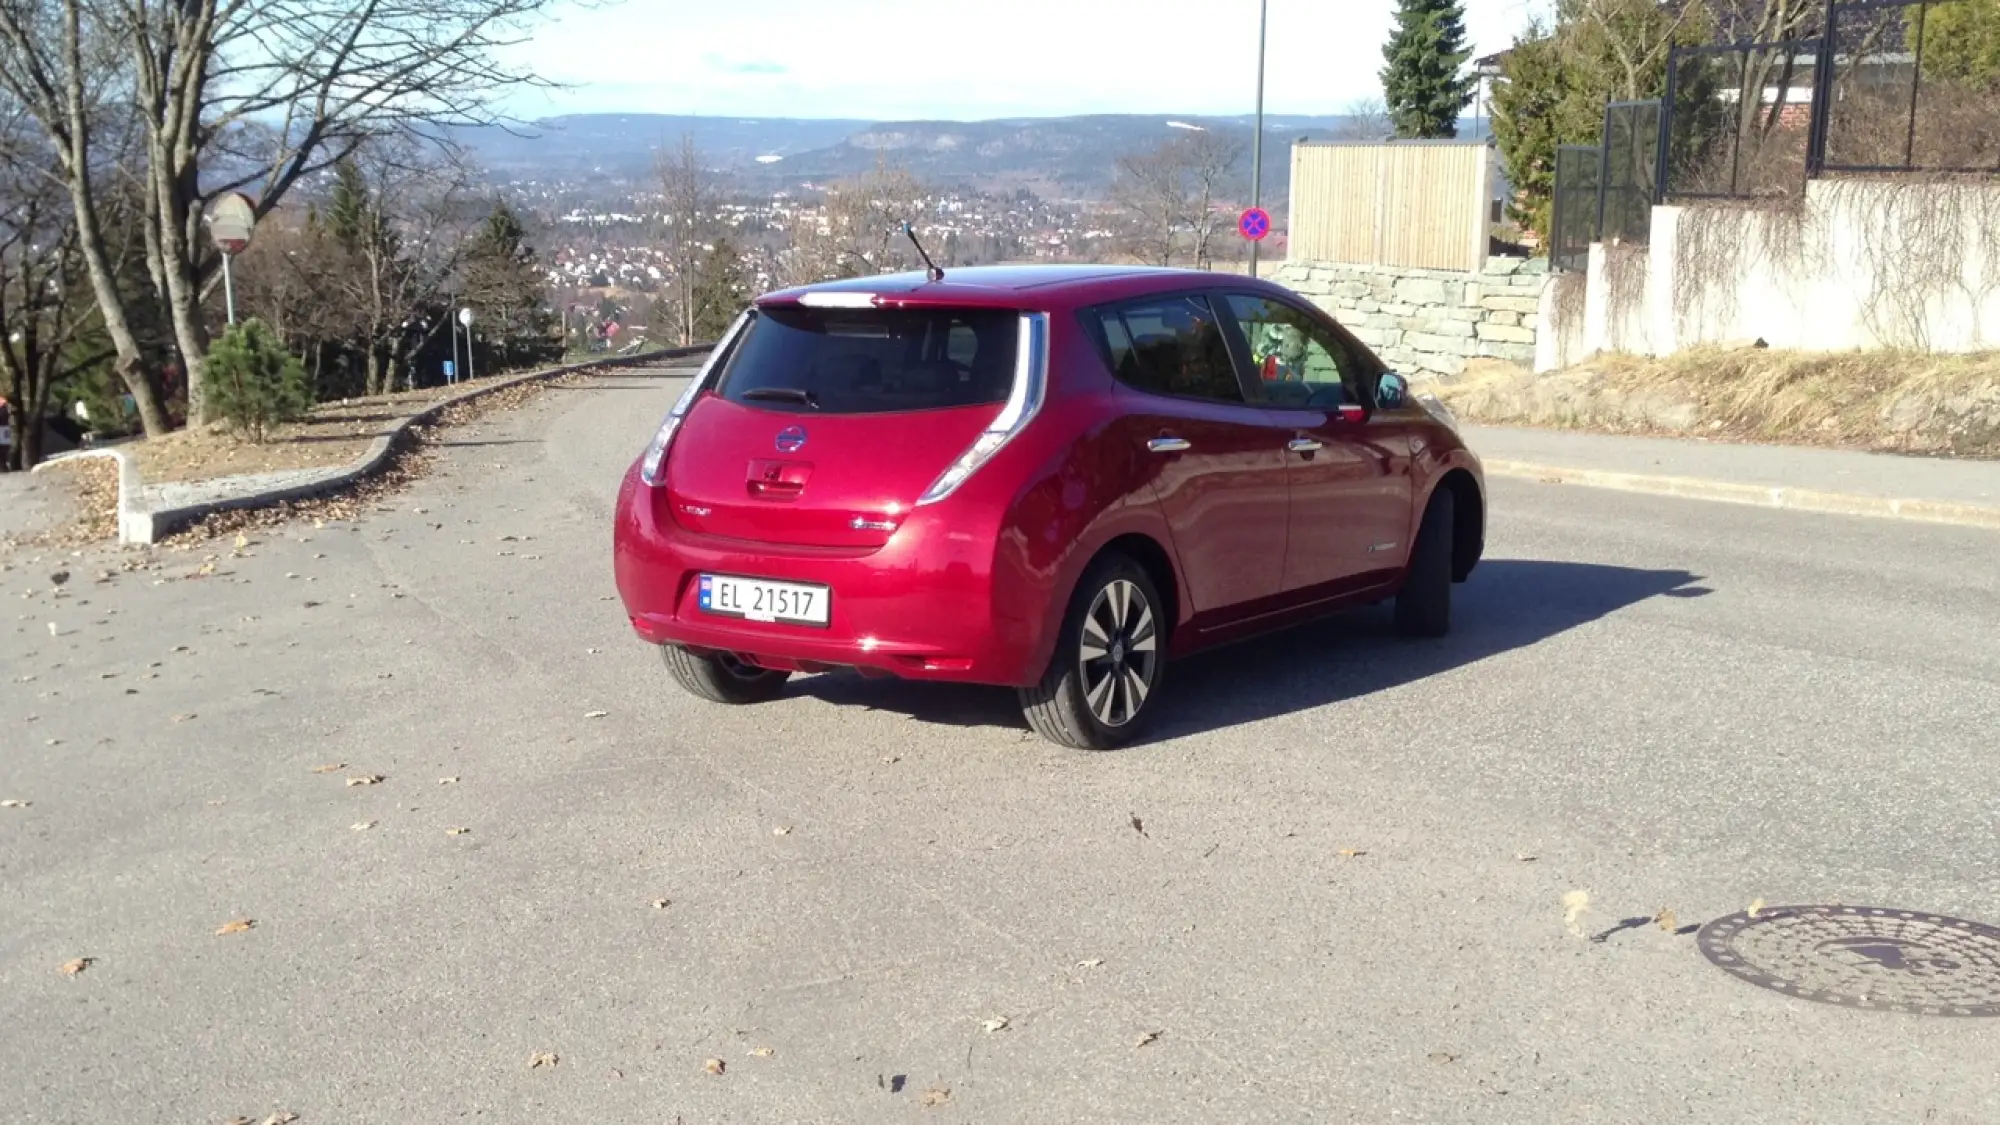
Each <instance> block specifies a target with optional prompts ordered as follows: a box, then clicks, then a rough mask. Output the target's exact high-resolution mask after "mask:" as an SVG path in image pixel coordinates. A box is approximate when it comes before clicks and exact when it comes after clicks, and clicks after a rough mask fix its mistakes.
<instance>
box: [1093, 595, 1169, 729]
mask: <svg viewBox="0 0 2000 1125" xmlns="http://www.w3.org/2000/svg"><path fill="white" fill-rule="evenodd" d="M1159 639H1160V633H1159V628H1158V623H1157V622H1156V621H1155V619H1154V616H1153V607H1152V605H1151V604H1149V603H1148V601H1147V598H1146V594H1145V592H1144V591H1143V590H1141V589H1140V588H1139V586H1138V584H1137V583H1134V582H1132V581H1131V580H1129V579H1125V578H1118V579H1114V580H1113V581H1111V582H1108V583H1106V584H1105V586H1104V588H1103V589H1101V590H1099V591H1098V592H1097V596H1096V597H1095V598H1093V599H1091V602H1090V610H1089V612H1087V613H1085V614H1084V615H1083V638H1082V642H1081V644H1079V645H1078V647H1077V664H1078V670H1079V672H1080V673H1081V675H1082V680H1083V696H1084V702H1085V703H1086V705H1088V706H1089V708H1090V713H1091V714H1092V715H1094V716H1096V718H1097V721H1098V722H1100V723H1103V724H1104V725H1105V726H1107V727H1122V726H1124V725H1125V724H1127V723H1129V722H1131V721H1132V720H1133V718H1134V717H1135V716H1137V715H1138V714H1139V709H1140V708H1141V707H1144V706H1145V705H1146V696H1147V695H1148V694H1149V693H1150V692H1151V691H1152V690H1153V679H1154V677H1155V676H1156V675H1157V674H1158V672H1159V667H1160V653H1159Z"/></svg>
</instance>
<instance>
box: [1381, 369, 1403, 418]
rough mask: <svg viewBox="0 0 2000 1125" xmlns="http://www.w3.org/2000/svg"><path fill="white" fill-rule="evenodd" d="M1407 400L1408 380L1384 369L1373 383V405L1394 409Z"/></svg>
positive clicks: (1384, 408)
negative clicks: (1379, 377)
mask: <svg viewBox="0 0 2000 1125" xmlns="http://www.w3.org/2000/svg"><path fill="white" fill-rule="evenodd" d="M1409 400H1410V384H1409V381H1408V380H1406V379H1404V378H1403V377H1402V376H1401V375H1398V374H1396V373H1395V372H1394V371H1384V372H1383V373H1382V378H1381V380H1380V381H1379V382H1377V383H1376V384H1375V405H1376V406H1377V407H1378V408H1380V409H1382V410H1396V409H1400V408H1401V407H1402V405H1403V404H1404V403H1406V402H1408V401H1409Z"/></svg>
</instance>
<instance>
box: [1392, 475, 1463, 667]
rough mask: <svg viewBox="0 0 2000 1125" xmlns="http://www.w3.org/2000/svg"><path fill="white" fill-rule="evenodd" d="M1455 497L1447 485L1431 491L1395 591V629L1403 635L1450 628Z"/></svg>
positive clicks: (1425, 634)
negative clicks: (1402, 574) (1415, 540)
mask: <svg viewBox="0 0 2000 1125" xmlns="http://www.w3.org/2000/svg"><path fill="white" fill-rule="evenodd" d="M1455 500H1456V497H1454V496H1453V495H1452V492H1451V489H1449V488H1440V489H1438V490H1437V491H1436V492H1434V493H1432V494H1431V502H1430V506H1429V507H1427V508H1425V509H1424V522H1423V523H1422V524H1420V525H1419V526H1418V528H1417V542H1416V545H1415V546H1414V547H1413V548H1412V549H1411V550H1410V568H1409V572H1408V573H1406V574H1405V575H1404V576H1403V588H1402V590H1401V591H1400V592H1399V593H1397V595H1396V631H1397V632H1399V633H1401V634H1403V635H1404V636H1406V637H1442V636H1444V635H1445V634H1446V633H1449V632H1451V551H1452V544H1451V539H1452V527H1453V525H1454V523H1455V522H1456V521H1455V518H1454V517H1455V513H1456V505H1455Z"/></svg>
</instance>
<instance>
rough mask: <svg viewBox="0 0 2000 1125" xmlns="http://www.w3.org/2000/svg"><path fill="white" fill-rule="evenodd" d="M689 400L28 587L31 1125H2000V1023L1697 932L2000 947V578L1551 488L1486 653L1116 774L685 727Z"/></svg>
mask: <svg viewBox="0 0 2000 1125" xmlns="http://www.w3.org/2000/svg"><path fill="white" fill-rule="evenodd" d="M677 389H678V384H677V383H672V382H668V381H665V380H661V379H658V378H647V377H640V376H624V377H619V378H616V379H612V380H610V381H608V382H606V383H604V384H603V385H601V386H600V387H596V388H592V389H563V390H554V391H551V392H549V394H548V395H546V396H544V398H543V399H542V400H541V401H540V402H539V403H538V404H536V405H533V406H530V407H528V408H526V409H524V410H522V411H519V412H516V413H513V414H509V415H505V416H502V417H499V418H497V419H494V420H492V421H489V422H488V423H487V424H485V425H483V426H481V427H479V428H478V429H477V430H467V431H457V432H454V433H453V434H452V435H451V438H450V440H451V441H452V442H453V445H452V447H451V448H450V449H448V450H447V456H446V460H445V464H444V466H443V467H442V469H441V471H440V472H439V473H438V474H437V475H435V476H433V477H431V478H430V479H427V480H425V481H424V482H422V483H420V484H419V485H417V486H416V487H415V488H414V489H413V490H412V491H410V492H408V493H406V494H404V495H402V496H400V497H398V498H396V499H395V500H393V501H389V502H385V504H384V505H383V507H384V508H386V509H387V510H378V511H373V512H370V513H369V514H367V515H366V517H365V518H364V519H362V520H361V521H360V522H359V523H358V524H354V525H348V524H329V525H327V526H326V527H324V528H314V527H312V526H311V525H310V524H300V525H293V526H291V527H289V528H286V529H284V530H283V531H282V532H277V533H262V534H253V535H252V536H251V543H250V546H249V547H248V548H247V550H246V551H245V552H244V554H245V556H246V557H241V558H238V557H233V556H232V554H231V544H230V543H229V542H228V541H223V542H220V543H217V544H214V545H212V546H210V547H207V548H201V549H197V550H196V551H193V552H174V551H164V552H161V553H159V554H158V555H157V556H156V557H157V558H158V559H160V560H161V561H162V563H163V564H164V565H163V569H161V570H159V571H138V572H133V573H126V574H119V575H117V576H116V577H115V578H114V579H113V580H111V581H109V582H107V583H101V584H100V583H97V582H94V581H93V580H92V579H93V578H94V576H95V575H96V574H97V572H98V570H99V569H101V567H102V566H103V564H102V563H101V562H99V561H97V560H96V559H94V558H80V559H69V560H62V563H63V565H65V566H67V567H68V568H69V569H70V571H71V573H72V575H73V577H72V578H71V580H70V582H69V583H68V585H67V586H66V587H65V596H62V597H60V598H58V597H55V596H54V595H52V593H51V587H50V584H49V582H48V578H47V576H48V574H49V573H50V571H51V570H52V569H54V567H55V565H56V562H57V560H49V559H43V560H39V561H35V560H32V559H31V558H29V557H24V556H18V555H17V556H14V557H12V558H11V559H9V560H7V565H8V567H9V569H7V570H5V571H4V572H0V591H4V603H3V604H5V605H7V606H11V607H13V613H14V614H18V615H19V616H18V617H17V618H15V619H14V620H11V621H9V620H4V619H0V642H4V643H0V673H4V674H0V690H4V693H5V696H4V716H0V732H4V733H0V743H3V744H4V750H3V751H0V799H10V800H16V801H27V802H30V803H29V804H28V805H27V806H26V807H4V808H0V1076H4V1078H3V1079H0V1120H4V1121H8V1122H15V1121H18V1122H38V1123H40V1122H97V1121H147V1122H225V1121H228V1120H230V1119H231V1118H234V1117H236V1116H238V1115H241V1116H245V1117H250V1118H252V1119H254V1120H258V1121H262V1120H264V1118H265V1117H266V1116H267V1115H270V1114H274V1113H279V1112H281V1111H283V1112H288V1113H295V1114H297V1115H298V1119H299V1121H300V1122H302V1123H304V1125H318V1123H323V1122H411V1121H424V1122H435V1121H458V1120H479V1121H485V1122H524V1123H525V1122H536V1123H540V1122H554V1121H564V1122H567V1121H593V1122H600V1121H606V1122H609V1121H615V1122H627V1121H631V1122H639V1121H646V1122H676V1121H678V1122H686V1123H688V1125H695V1123H708V1122H725V1121H727V1122H760V1123H761V1122H805V1121H813V1122H821V1121H828V1122H893V1121H938V1122H946V1121H960V1122H1034V1123H1049V1122H1085V1121H1091V1122H1095V1121H1120V1122H1124V1121H1156V1122H1183V1121H1185V1122H1230V1123H1247V1122H1267V1121H1268V1122H1297V1121H1306V1120H1321V1121H1352V1122H1375V1121H1392V1120H1413V1121H1436V1122H1480V1123H1491V1122H1536V1123H1545V1122H1640V1121H1644V1122H1654V1123H1657V1122H1666V1121H1701V1122H1734V1121H1744V1122H1750V1121H1755V1122H1773V1121H1799V1122H1815V1123H1821V1122H1850V1121H1852V1122H1871V1123H1872V1122H1880V1121H1907V1122H1950V1123H1974V1122H1977V1123H1990V1122H1992V1121H1994V1120H1996V1119H2000V1074H1996V1070H1995V1066H1994V1059H1995V1058H2000V1019H1952V1018H1937V1017H1925V1016H1917V1015H1903V1014H1898V1013H1894V1012H1885V1011H1859V1010H1853V1009H1850V1008H1844V1007H1836V1006H1831V1005H1825V1004H1816V1003H1809V1002H1806V1001H1803V1000H1799V999H1796V998H1793V997H1788V996H1783V995H1779V994H1777V993H1774V992H1770V991H1766V990H1762V989H1758V988H1754V987H1752V986H1750V985H1748V984H1745V983H1742V982H1740V981H1738V980H1736V979H1734V978H1732V977H1731V976H1729V975H1727V974H1725V973H1723V972H1721V971H1719V970H1718V969H1717V968H1715V967H1714V966H1712V965H1710V964H1709V963H1708V961H1707V960H1705V959H1704V958H1703V956H1702V955H1701V953H1700V952H1699V951H1698V950H1697V946H1696V939H1695V938H1694V937H1692V936H1688V935H1687V934H1684V933H1682V934H1676V933H1671V932H1668V931H1666V930H1664V929H1662V928H1660V927H1659V926H1657V925H1655V924H1653V922H1652V921H1651V920H1650V919H1651V918H1652V916H1654V915H1655V914H1656V913H1657V912H1659V911H1660V910H1662V908H1667V909H1671V910H1672V911H1673V912H1674V913H1675V916H1676V918H1675V921H1676V923H1677V924H1678V925H1680V926H1682V927H1691V926H1692V925H1693V924H1696V923H1701V922H1703V921H1706V920H1709V919H1712V918H1715V917H1717V916H1720V915H1725V914H1728V913H1730V912H1733V911H1738V910H1742V909H1744V908H1745V907H1747V906H1748V905H1749V904H1750V903H1751V902H1752V900H1755V899H1763V900H1766V901H1767V902H1769V903H1771V904H1784V903H1829V902H1841V903H1849V904H1857V903H1858V904H1870V905H1882V906H1895V907H1902V908H1907V909H1915V910H1928V911H1936V912H1940V913H1944V914H1952V915H1961V916H1965V917H1970V918H1974V919H1980V920H1984V921H1987V922H2000V897H1996V888H2000V815H1996V811H1995V810H1996V808H2000V741H1996V737H1995V734H1994V732H1995V731H2000V562H1996V560H2000V536H1996V535H1994V534H1992V533H1990V532H1980V531H1974V530H1961V529H1954V528H1942V527H1928V526H1914V525H1910V524H1904V523H1894V522H1887V521H1882V522H1875V521H1868V520H1862V519H1846V518H1836V517H1826V516H1812V515H1799V514H1791V513H1784V512H1773V511H1760V510H1756V509H1749V508H1741V507H1733V506H1728V505H1719V504H1702V503H1698V502H1692V501H1681V500H1666V499H1654V498H1647V497H1639V496H1632V495H1626V494H1618V493H1608V492H1596V491H1592V490H1589V489H1582V488H1574V487H1568V486H1556V485H1540V484H1535V483H1530V482H1520V481H1498V480H1496V481H1494V482H1493V485H1492V506H1493V509H1494V512H1495V515H1494V519H1493V528H1492V538H1491V547H1490V552H1489V559H1488V561H1487V562H1486V563H1485V564H1484V566H1482V568H1481V569H1480V571H1479V572H1478V573H1477V575H1476V576H1475V577H1474V579H1473V581H1472V582H1471V583H1470V584H1469V585H1468V586H1465V587H1461V588H1460V595H1461V600H1460V603H1459V607H1458V613H1457V625H1458V629H1457V631H1456V632H1455V633H1454V635H1453V636H1452V637H1451V638H1450V639H1449V640H1447V641H1444V642H1440V643H1410V642H1402V641H1398V640H1396V639H1394V638H1393V637H1392V635H1391V631H1390V628H1389V624H1388V619H1387V615H1386V613H1385V612H1383V611H1374V612H1370V613H1366V614H1361V615H1358V616H1356V617H1353V618H1351V619H1346V620H1342V621H1337V622H1333V623H1329V624H1326V625H1322V626H1318V627H1314V628H1311V629H1307V630H1302V631H1299V632H1296V633H1293V634H1290V635H1288V636H1285V637H1283V638H1281V639H1278V640H1275V641H1268V642H1264V643H1261V644H1257V645H1254V646H1247V647H1240V648H1237V649H1234V650H1231V651H1229V652H1227V653H1224V654H1219V655H1216V656H1213V657H1210V658H1207V659H1203V660H1199V661H1194V662H1190V663H1188V664H1185V665H1182V666H1178V667H1175V668H1173V669H1171V670H1170V672H1169V675H1170V676H1171V702H1170V704H1169V710H1168V711H1167V712H1166V713H1164V715H1163V716H1162V718H1163V719H1164V723H1163V728H1162V730H1161V734H1160V737H1159V738H1158V739H1156V740H1155V741H1153V742H1151V743H1149V744H1147V745H1143V746H1140V747H1136V748H1133V749H1129V750H1125V751H1121V752H1117V753H1110V754H1100V755H1085V754H1078V753H1072V752H1066V751H1062V750H1059V749H1056V748H1054V747H1051V746H1048V745H1045V744H1043V743H1041V742H1039V741H1037V740H1036V739H1034V738H1032V737H1031V736H1030V735H1029V734H1028V733H1027V731H1026V729H1025V727H1023V726H1022V725H1021V724H1020V723H1019V721H1018V719H1017V718H1016V717H1015V715H1014V712H1013V706H1012V699H1011V696H1009V695H1008V694H1006V693H1000V692H990V691H982V690H970V689H950V688H942V689H941V688H930V687H918V686H913V685H902V684H896V683H870V682H862V681H859V680H856V679H848V678H840V677H823V678H817V679H811V680H803V681H798V682H796V684H795V686H794V688H793V690H792V692H791V694H790V696H789V697H788V698H786V699H785V700H783V701H781V702H779V703H776V704H773V705H770V706H766V707H761V708H755V709H749V710H741V711H727V710H718V709H714V708H711V707H707V706H702V705H698V704H697V703H695V702H694V701H692V700H691V699H688V698H685V697H683V696H682V695H680V694H678V693H677V692H676V691H675V690H674V689H673V688H672V687H671V686H670V684H669V683H668V681H667V679H666V676H665V673H664V671H663V669H661V668H660V666H659V661H658V659H657V657H656V656H655V655H654V654H653V653H652V652H651V651H649V650H647V649H646V648H644V647H643V646H641V645H640V644H639V643H638V642H637V641H635V640H634V639H633V638H632V637H631V636H630V634H629V631H628V628H627V626H626V624H625V622H624V621H623V620H622V618H621V616H620V612H619V607H618V605H617V603H616V602H615V600H614V598H613V590H612V584H611V578H610V571H609V560H608V516H609V513H610V503H611V499H612V496H613V493H614V490H615V487H616V481H617V479H618V477H619V475H620V473H621V471H622V470H623V468H624V467H625V466H626V464H628V463H629V461H630V459H631V458H632V457H633V456H634V455H635V454H636V453H637V451H638V449H639V447H640V446H641V445H642V444H643V443H644V441H645V439H646V437H647V435H648V433H649V432H650V431H651V429H652V428H653V426H654V425H655V423H656V421H657V419H658V417H659V415H660V414H661V413H662V412H663V410H664V409H665V407H666V405H667V403H668V402H669V401H670V400H671V398H672V396H673V394H674V393H675V392H676V391H677ZM205 554H214V555H216V556H217V558H216V559H215V560H214V570H213V573H211V574H209V575H207V576H199V570H198V568H199V567H200V566H201V564H202V562H203V556H204V555H205ZM140 557H143V556H140ZM10 616H11V615H10ZM50 623H54V624H55V625H56V627H57V632H58V634H59V635H57V636H51V634H50V630H49V625H50ZM599 712H602V715H601V716H598V715H597V713H599ZM593 716H596V717H593ZM335 763H344V768H342V769H340V770H337V771H331V772H327V773H315V772H312V771H313V768H314V767H315V766H319V765H332V764H335ZM377 775H379V776H380V777H381V780H380V781H379V782H378V783H375V784H365V785H356V784H351V783H352V782H354V781H356V780H359V779H363V778H367V777H372V776H377ZM446 778H451V779H455V780H454V781H451V782H449V783H444V782H443V780H442V779H446ZM1135 816H1136V817H1138V818H1139V819H1140V820H1141V822H1142V823H1143V826H1144V833H1143V834H1142V833H1141V832H1139V831H1136V830H1135V829H1134V827H1133V823H1132V822H1133V818H1134V817H1135ZM361 826H367V827H361ZM452 829H467V830H469V831H466V832H463V833H460V834H452V833H451V830H452ZM1346 852H1353V853H1355V854H1352V855H1349V854H1344V853H1346ZM1526 857H1532V858H1526ZM1577 891H1582V892H1586V893H1587V894H1588V896H1589V905H1588V908H1587V911H1585V912H1583V913H1582V914H1581V915H1580V916H1578V917H1575V918H1572V919H1568V920H1567V923H1568V924H1566V910H1565V896H1566V895H1569V894H1571V893H1572V892H1577ZM660 900H665V903H666V904H665V905H664V906H656V905H655V903H656V902H657V901H660ZM1572 901H1574V900H1572ZM233 919H253V920H254V922H255V925H254V927H253V928H251V929H249V930H247V931H245V932H238V933H230V934H223V935H218V934H217V933H216V932H215V931H216V930H217V929H218V928H219V927H222V926H223V924H224V923H226V922H229V921H231V920H233ZM1627 919H1632V920H1634V923H1633V924H1630V925H1625V926H1623V927H1622V928H1621V923H1622V922H1624V921H1625V920H1627ZM1572 925H1573V928H1574V929H1575V930H1576V931H1578V932H1579V933H1582V934H1585V935H1593V934H1595V935H1604V936H1603V938H1602V940H1590V939H1589V938H1588V937H1580V936H1575V935H1573V934H1572V932H1571V928H1572ZM84 957H87V958H92V959H93V960H92V961H91V963H90V964H89V965H88V967H87V968H85V970H84V971H82V972H81V973H78V974H76V975H66V974H64V973H62V972H60V971H58V967H59V966H61V965H63V964H64V963H65V962H68V961H70V960H71V959H73V958H84ZM1989 988H1990V989H1991V990H1992V991H1993V992H1994V998H1995V999H1996V1000H2000V979H1993V980H1991V982H1990V984H1989ZM1000 1018H1004V1019H1005V1020H1006V1024H1005V1026H1004V1027H1000V1028H999V1029H997V1030H986V1026H985V1025H986V1023H987V1021H992V1020H997V1019H1000ZM1155 1034H1156V1035H1157V1037H1156V1038H1151V1039H1150V1040H1149V1041H1147V1042H1145V1043H1144V1045H1140V1043H1141V1041H1142V1039H1146V1038H1147V1037H1148V1036H1153V1035H1155ZM766 1049H768V1051H766ZM760 1052H766V1053H760ZM537 1055H551V1056H554V1057H555V1062H554V1063H553V1064H552V1065H551V1064H548V1063H547V1062H546V1060H545V1062H544V1065H541V1066H531V1065H530V1062H531V1059H533V1058H534V1057H535V1056H537ZM708 1059H717V1060H720V1061H721V1062H722V1063H723V1064H725V1067H726V1069H725V1070H724V1072H723V1073H721V1074H719V1075H718V1074H710V1073H707V1072H706V1071H705V1070H704V1060H708ZM943 1091H948V1094H945V1093H943ZM927 1103H936V1104H927Z"/></svg>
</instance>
